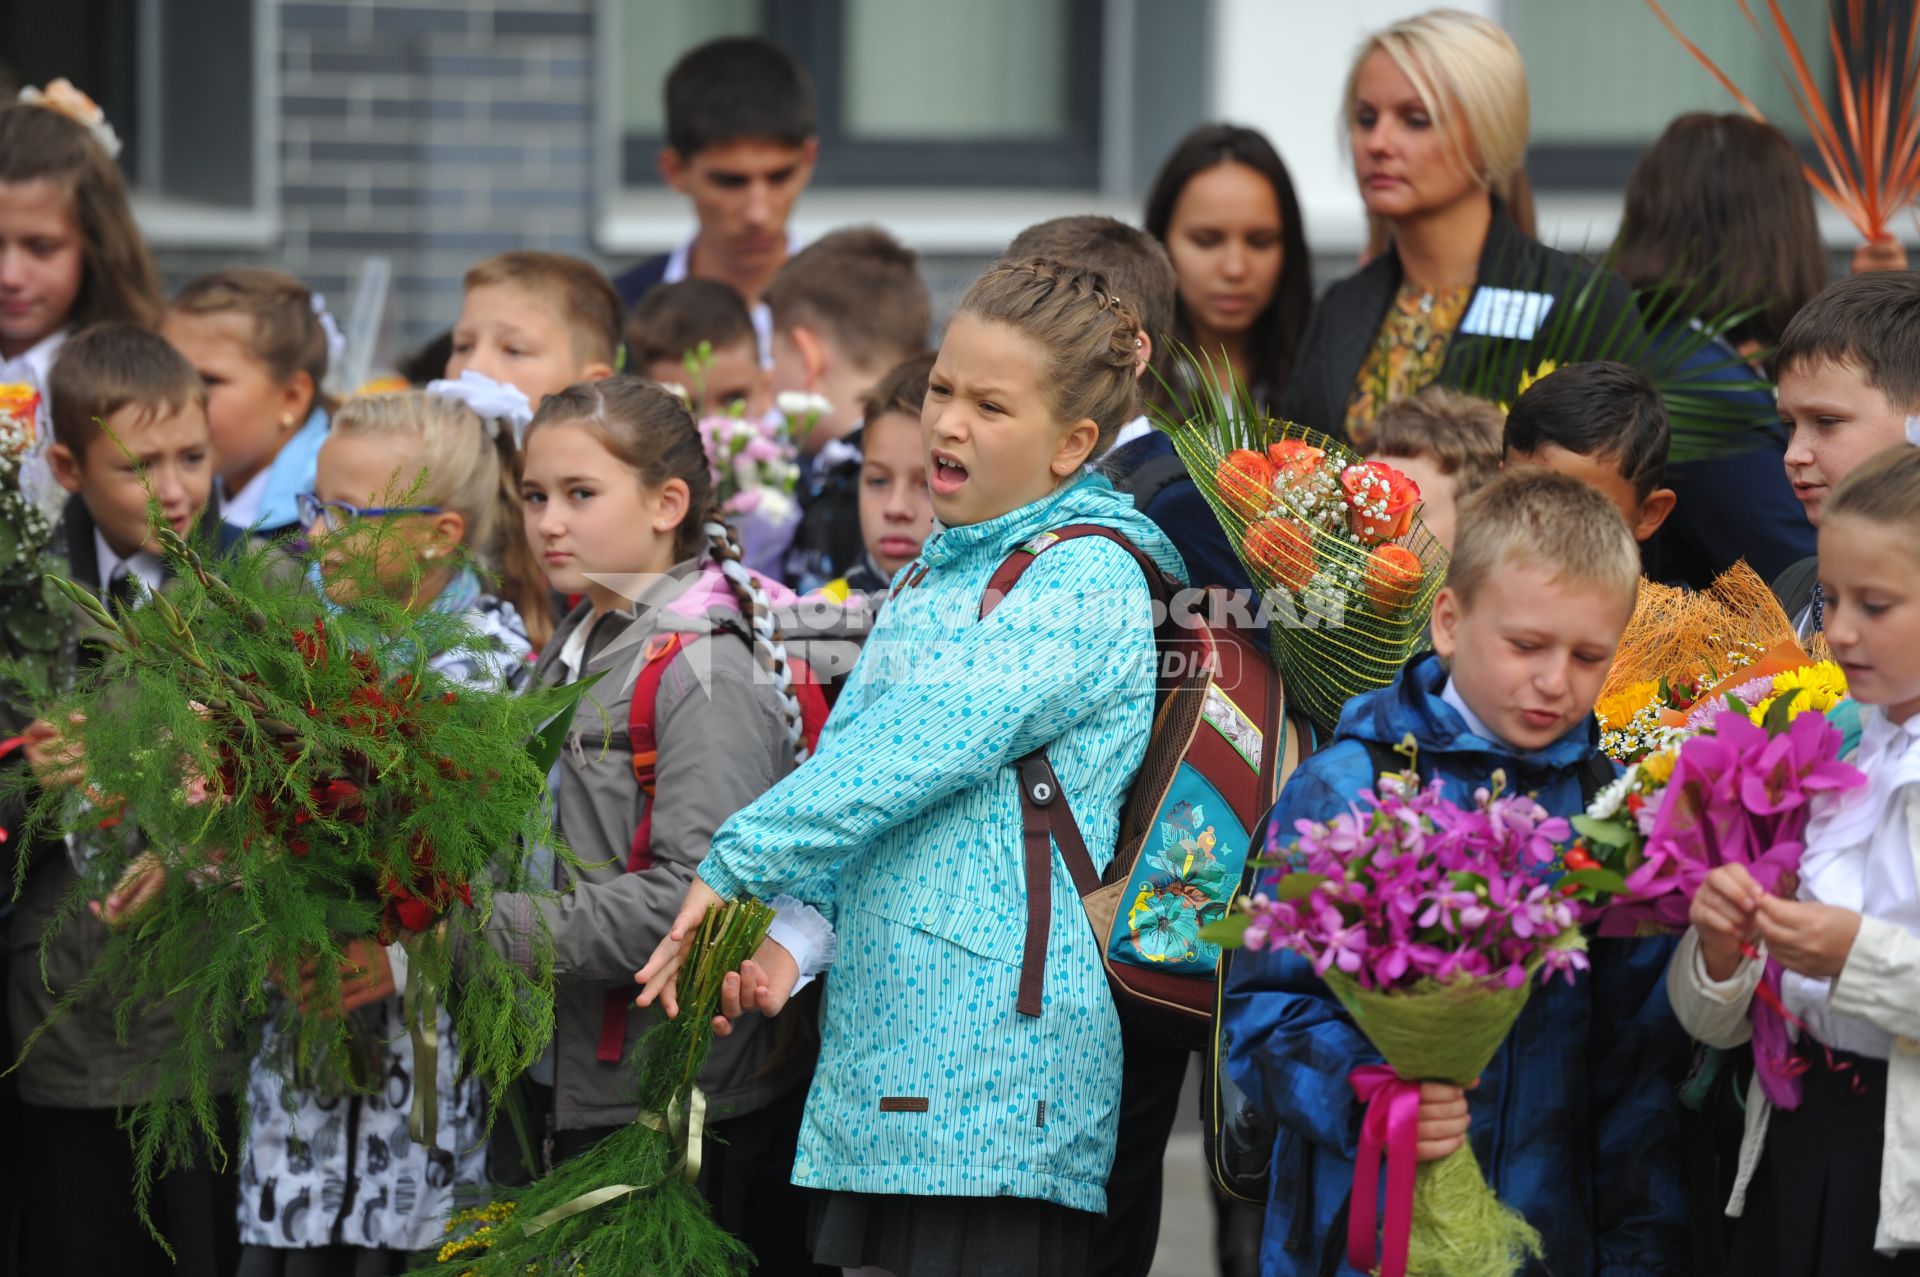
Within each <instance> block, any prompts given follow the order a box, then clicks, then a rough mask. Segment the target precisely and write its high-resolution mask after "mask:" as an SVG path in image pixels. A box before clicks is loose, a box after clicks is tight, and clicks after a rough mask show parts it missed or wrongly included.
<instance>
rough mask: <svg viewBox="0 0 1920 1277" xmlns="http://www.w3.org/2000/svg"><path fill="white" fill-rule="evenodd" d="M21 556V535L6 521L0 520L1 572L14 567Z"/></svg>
mask: <svg viewBox="0 0 1920 1277" xmlns="http://www.w3.org/2000/svg"><path fill="white" fill-rule="evenodd" d="M19 554H20V534H19V533H17V532H15V531H14V530H13V527H12V525H11V524H9V523H7V522H6V520H4V519H0V570H4V569H6V568H10V567H12V566H13V561H14V560H15V559H16V558H18V557H19Z"/></svg>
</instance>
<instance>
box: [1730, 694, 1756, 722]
mask: <svg viewBox="0 0 1920 1277" xmlns="http://www.w3.org/2000/svg"><path fill="white" fill-rule="evenodd" d="M1727 708H1728V709H1730V710H1732V711H1733V712H1734V713H1736V714H1739V715H1741V716H1742V717H1746V716H1748V715H1750V714H1752V713H1753V706H1751V705H1749V704H1747V703H1746V702H1745V701H1743V700H1741V699H1740V698H1739V697H1738V696H1735V695H1734V694H1733V693H1732V692H1728V693H1727Z"/></svg>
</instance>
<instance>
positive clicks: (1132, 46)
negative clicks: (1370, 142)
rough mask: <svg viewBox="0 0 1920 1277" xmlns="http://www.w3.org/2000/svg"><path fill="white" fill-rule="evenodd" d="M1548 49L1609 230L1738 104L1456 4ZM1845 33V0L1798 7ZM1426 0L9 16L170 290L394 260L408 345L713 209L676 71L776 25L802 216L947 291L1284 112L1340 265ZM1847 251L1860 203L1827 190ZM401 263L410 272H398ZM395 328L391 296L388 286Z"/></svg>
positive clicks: (388, 347) (1767, 72)
mask: <svg viewBox="0 0 1920 1277" xmlns="http://www.w3.org/2000/svg"><path fill="white" fill-rule="evenodd" d="M1451 2H1453V3H1458V4H1461V5H1462V6H1463V7H1467V8H1471V9H1477V10H1479V11H1482V12H1486V13H1488V14H1489V15H1490V16H1493V17H1494V18H1496V19H1497V20H1499V21H1501V22H1502V23H1503V24H1504V25H1505V26H1506V27H1507V28H1508V29H1509V30H1510V31H1512V32H1513V34H1514V36H1515V38H1516V40H1517V41H1518V42H1519V44H1520V46H1521V48H1522V51H1523V52H1524V53H1525V55H1526V58H1527V63H1528V69H1529V75H1530V82H1531V85H1532V96H1533V121H1534V130H1533V132H1534V147H1533V150H1532V152H1531V154H1530V157H1529V167H1530V172H1531V173H1532V175H1533V177H1534V180H1535V185H1536V188H1537V190H1538V192H1539V205H1540V210H1541V230H1542V235H1543V237H1544V238H1546V239H1548V240H1549V241H1551V242H1554V243H1557V244H1559V245H1560V246H1562V247H1567V248H1573V249H1579V248H1581V247H1587V246H1599V245H1602V244H1604V243H1605V242H1606V241H1607V240H1608V239H1609V238H1610V237H1611V235H1612V233H1613V229H1614V225H1615V222H1616V220H1617V217H1618V212H1619V203H1620V199H1619V192H1620V189H1621V186H1622V184H1623V182H1624V179H1625V177H1626V174H1627V172H1628V171H1629V170H1630V167H1631V165H1632V162H1633V159H1634V157H1635V156H1636V155H1637V154H1638V153H1639V151H1640V150H1641V149H1643V148H1644V147H1645V145H1646V144H1647V142H1648V141H1650V140H1651V139H1652V138H1653V137H1654V136H1655V135H1656V134H1657V133H1658V132H1659V130H1660V128H1661V127H1663V126H1664V124H1665V123H1666V121H1667V120H1668V119H1670V118H1671V117H1672V116H1673V115H1674V114H1676V113H1677V112H1679V111H1682V110H1689V109H1708V110H1716V111H1718V110H1726V109H1729V104H1728V103H1727V102H1726V101H1725V99H1724V95H1723V94H1721V92H1720V90H1719V89H1718V88H1717V87H1716V86H1714V85H1713V84H1712V82H1711V81H1710V80H1709V79H1708V78H1707V76H1706V74H1705V73H1704V72H1703V71H1701V70H1700V69H1699V68H1698V67H1697V66H1696V65H1695V64H1694V63H1693V62H1692V61H1691V60H1689V59H1688V58H1687V57H1686V55H1685V54H1684V53H1683V52H1682V51H1681V50H1680V49H1679V48H1678V46H1677V45H1676V44H1675V43H1674V42H1673V41H1672V40H1671V38H1670V37H1668V36H1667V35H1666V33H1665V32H1664V31H1662V30H1661V29H1660V27H1659V26H1658V24H1657V22H1656V21H1655V19H1654V18H1653V16H1652V14H1651V13H1650V12H1649V11H1648V10H1647V9H1646V8H1644V7H1643V6H1641V5H1638V4H1624V5H1572V4H1566V3H1562V2H1561V0H1451ZM1783 3H1784V4H1785V7H1786V8H1787V10H1788V11H1789V13H1790V14H1791V15H1792V16H1794V17H1795V18H1796V19H1797V20H1801V21H1803V22H1804V23H1805V24H1806V30H1807V32H1808V36H1807V38H1808V39H1809V40H1812V41H1814V42H1815V43H1816V45H1817V47H1824V43H1823V41H1820V40H1819V38H1818V27H1817V24H1819V23H1820V22H1822V21H1823V16H1822V15H1823V14H1824V11H1825V10H1824V5H1825V3H1826V0H1783ZM1424 7H1426V5H1425V4H1424V3H1421V2H1420V0H1341V3H1339V4H1328V3H1325V2H1324V0H965V3H954V2H953V0H117V2H113V0H92V2H87V0H23V2H22V3H20V4H16V5H10V6H7V7H6V13H5V15H4V16H0V59H3V60H4V62H5V64H6V66H7V69H8V70H10V71H11V72H12V74H13V75H14V76H15V77H16V78H17V80H18V81H19V82H21V83H39V82H42V81H44V80H45V79H48V78H51V77H52V76H56V75H63V74H64V75H67V76H69V77H70V78H72V79H73V80H75V82H77V83H79V84H80V85H81V86H82V87H83V88H86V89H87V90H89V91H90V92H92V93H93V94H94V96H95V97H96V98H98V99H99V100H100V101H101V102H102V104H103V105H104V106H105V107H106V110H107V113H108V116H109V118H110V119H111V120H113V121H114V123H115V124H116V125H117V126H118V127H119V130H120V133H121V134H122V136H123V137H124V138H125V139H126V140H127V143H128V145H127V151H126V153H125V154H124V155H123V157H122V164H123V166H124V167H125V169H126V171H127V174H128V177H129V179H130V181H131V183H132V186H133V189H134V191H135V204H136V211H137V214H138V216H139V219H140V221H141V224H142V226H143V228H144V229H145V231H146V233H147V235H148V237H149V239H150V241H151V242H152V243H153V245H154V247H155V250H156V253H157V255H158V257H159V260H160V263H161V266H162V269H163V271H164V273H165V274H166V276H167V279H168V282H169V284H172V283H176V282H178V281H179V280H181V279H184V278H186V277H188V276H190V275H192V274H195V273H197V272H200V271H203V270H207V269H211V268H214V267H216V266H221V265H229V264H235V263H240V262H250V261H266V262H273V263H276V264H280V265H283V266H285V267H287V268H288V269H291V270H295V271H297V272H300V273H301V274H302V275H304V276H305V277H307V278H308V279H309V280H310V281H312V282H313V284H314V285H315V286H316V287H317V288H318V289H319V290H320V291H321V292H323V293H325V294H326V295H327V296H328V297H329V298H331V299H333V304H334V307H335V310H336V313H338V314H339V315H340V317H341V319H342V321H343V322H348V323H349V324H351V323H353V322H356V321H355V319H354V317H353V316H352V315H351V309H352V303H353V301H354V299H355V294H356V291H357V288H358V284H359V281H361V280H362V279H363V278H366V277H367V274H368V263H369V261H370V259H377V261H378V262H382V263H385V265H386V267H387V268H388V271H387V275H388V288H387V289H386V293H385V297H384V304H383V306H382V307H381V314H382V318H381V320H380V321H379V329H378V331H379V340H378V342H377V343H376V347H377V349H376V353H375V356H374V358H373V360H372V363H373V364H374V366H375V368H376V369H377V367H378V365H380V364H381V363H384V362H385V361H388V360H391V359H392V358H394V357H396V356H398V355H400V354H402V353H404V352H405V351H407V350H409V349H411V348H412V347H413V346H415V345H417V344H419V343H420V342H422V341H424V340H425V339H427V338H428V337H430V336H431V335H433V334H434V333H436V332H438V331H440V330H441V329H443V328H444V327H445V326H446V325H447V324H448V323H449V322H450V321H451V319H452V318H453V316H454V314H455V313H456V311H457V308H458V305H459V280H460V275H461V272H462V270H463V269H464V268H465V267H466V265H467V264H469V263H470V262H472V261H473V260H474V259H476V258H478V257H481V256H483V255H485V254H488V253H492V252H496V251H499V250H502V249H507V248H513V247H532V248H546V249H554V250H559V251H563V252H570V253H578V254H583V255H585V256H588V257H591V258H593V259H595V260H597V261H600V262H602V263H603V264H606V265H608V266H615V265H619V264H622V263H626V262H629V261H632V260H634V259H635V258H637V257H640V256H642V255H644V254H648V253H651V252H656V251H659V250H661V249H662V248H665V247H668V246H671V245H672V244H674V243H675V242H677V241H679V240H680V239H682V238H684V237H685V236H686V235H687V234H688V233H689V231H690V229H691V218H690V214H689V211H688V208H687V206H686V204H685V203H684V201H682V200H681V199H679V198H678V197H676V196H675V195H674V194H673V193H672V192H671V191H670V190H668V189H667V188H665V187H664V186H663V185H662V184H661V182H660V180H659V177H658V175H657V173H656V172H655V169H654V155H655V153H656V152H657V149H658V147H659V145H660V135H661V126H662V122H661V103H660V96H661V81H662V78H663V77H664V74H665V72H666V69H667V67H668V66H670V65H671V64H672V62H673V60H674V59H675V58H676V57H677V56H678V55H679V54H680V53H681V52H683V51H684V50H685V49H687V48H689V47H691V46H692V45H694V44H697V43H699V42H700V41H702V40H704V39H707V38H710V37H712V36H715V35H719V34H727V33H738V32H761V33H764V34H766V35H768V36H770V37H772V38H774V39H776V40H778V41H780V42H781V43H782V44H784V45H785V46H786V47H788V48H790V49H792V50H793V51H794V52H795V54H796V55H797V56H798V57H800V58H801V60H802V61H803V62H804V63H805V64H806V65H807V66H808V67H809V69H810V70H811V71H812V73H813V75H814V78H815V83H816V89H817V92H818V96H819V107H820V122H821V161H820V167H819V171H818V173H817V175H816V177H815V180H814V183H813V186H812V188H811V189H810V190H809V191H808V192H807V194H806V195H805V196H804V197H803V198H802V200H801V202H800V205H799V210H798V214H797V217H796V221H795V229H796V230H797V231H798V233H799V234H800V235H801V236H802V237H803V238H804V237H810V236H813V235H816V234H818V233H820V232H822V231H824V230H827V229H830V228H832V227H835V226H840V225H846V224H849V223H856V222H877V223H879V224H881V225H883V226H885V227H887V228H888V229H890V230H891V231H893V232H894V233H895V234H896V235H898V236H899V237H900V238H901V239H902V240H904V241H905V242H907V243H908V244H910V245H913V246H914V247H916V248H918V249H919V250H920V251H921V252H922V253H923V254H925V255H926V259H927V267H928V274H929V277H930V280H931V282H932V283H933V285H934V289H935V295H936V298H937V299H939V301H940V302H941V303H942V304H943V305H944V304H947V303H950V302H951V300H952V299H953V297H954V295H955V294H956V290H957V289H958V287H959V286H961V285H962V284H963V283H964V281H965V279H966V278H967V276H968V274H969V272H970V271H971V270H972V269H973V268H974V267H975V266H977V264H978V263H979V262H981V261H982V260H983V259H985V258H987V257H989V256H991V255H992V254H993V253H995V252H997V251H998V250H999V249H1000V248H1001V247H1003V246H1004V245H1005V244H1006V242H1007V241H1008V239H1010V238H1011V237H1012V235H1013V234H1014V233H1015V232H1016V231H1018V230H1019V229H1020V228H1021V227H1023V226H1026V225H1028V224H1030V223H1032V222H1035V221H1038V220H1041V219H1043V218H1046V217H1051V216H1056V215H1059V214H1063V213H1070V212H1083V211H1101V212H1108V213H1112V214H1114V215H1117V216H1121V217H1126V218H1129V219H1134V218H1137V217H1138V215H1139V210H1140V205H1141V202H1142V197H1143V195H1144V193H1145V191H1146V189H1147V187H1148V186H1149V184H1150V183H1151V182H1152V179H1153V176H1154V172H1155V170H1156V168H1157V166H1158V164H1159V162H1160V159H1161V158H1162V157H1163V156H1164V155H1165V154H1166V153H1167V152H1168V151H1169V150H1170V149H1171V148H1172V147H1173V145H1174V143H1175V142H1176V141H1177V140H1178V139H1179V138H1180V136H1181V135H1182V134H1184V133H1185V132H1186V131H1187V130H1188V129H1190V128H1191V127H1193V126H1194V125H1195V124H1198V123H1201V122H1203V121H1207V120H1214V119H1226V120H1232V121H1234V122H1237V123H1242V124H1248V125H1252V126H1255V127H1258V128H1260V129H1262V130H1264V131H1265V132H1266V133H1267V134H1268V135H1269V136H1270V137H1271V138H1272V139H1273V141H1274V143H1275V145H1276V146H1277V147H1278V148H1279V150H1280V152H1281V154H1282V156H1283V157H1284V158H1285V160H1286V162H1287V164H1288V166H1289V168H1290V170H1291V172H1292V174H1293V178H1294V182H1295V185H1296V187H1297V188H1298V190H1299V193H1300V199H1301V203H1302V206H1303V209H1304V216H1305V219H1306V222H1307V227H1306V230H1307V236H1308V242H1309V244H1310V245H1311V246H1312V248H1313V251H1314V255H1315V258H1316V277H1317V278H1318V279H1319V280H1320V281H1321V282H1325V281H1326V280H1330V279H1333V278H1337V277H1338V276H1340V275H1342V274H1344V273H1346V271H1347V270H1348V269H1350V268H1351V264H1352V262H1353V260H1354V256H1355V254H1356V253H1357V252H1358V250H1359V248H1360V246H1361V244H1362V242H1363V240H1364V235H1365V223H1364V219H1363V217H1362V213H1361V208H1360V202H1359V198H1358V195H1357V193H1356V192H1355V190H1354V188H1353V182H1352V178H1351V173H1350V170H1349V168H1348V164H1347V160H1346V155H1345V141H1344V135H1343V130H1342V126H1341V123H1340V101H1341V93H1342V87H1343V83H1344V79H1345V76H1346V72H1347V67H1348V65H1349V62H1350V60H1351V57H1352V53H1353V50H1354V49H1355V48H1356V47H1357V45H1358V43H1359V41H1360V39H1361V38H1362V36H1363V34H1364V33H1365V32H1366V31H1368V30H1369V29H1371V28H1374V27H1377V26H1380V25H1382V24H1384V23H1387V22H1390V21H1392V20H1394V19H1395V18H1397V17H1400V16H1403V15H1405V14H1407V13H1411V12H1416V11H1418V10H1419V9H1421V8H1424ZM1666 7H1667V9H1668V10H1669V12H1671V13H1672V14H1673V15H1674V16H1675V18H1676V19H1677V20H1678V21H1679V22H1680V23H1681V24H1682V26H1683V27H1684V28H1685V29H1687V30H1688V32H1689V34H1690V35H1692V36H1694V38H1695V39H1697V40H1698V41H1699V42H1700V43H1701V44H1702V45H1703V46H1705V47H1706V48H1708V50H1709V51H1710V52H1712V53H1713V54H1714V56H1715V57H1716V58H1718V59H1719V60H1720V61H1721V64H1722V65H1723V66H1726V67H1727V68H1728V69H1729V70H1730V71H1731V72H1733V73H1734V75H1735V78H1736V80H1737V81H1738V82H1739V83H1741V84H1742V86H1743V87H1745V88H1746V89H1747V91H1748V92H1749V93H1751V94H1753V95H1754V96H1755V97H1756V99H1758V100H1759V101H1760V102H1761V104H1762V106H1763V107H1765V108H1766V109H1768V110H1769V111H1770V112H1771V113H1772V116H1773V118H1774V119H1776V120H1777V121H1779V122H1781V123H1782V124H1783V125H1786V124H1790V123H1794V124H1797V120H1796V118H1795V117H1794V116H1793V115H1792V112H1791V109H1790V107H1789V106H1788V105H1787V102H1786V99H1785V98H1784V96H1783V91H1782V90H1781V89H1780V87H1779V81H1778V78H1777V76H1776V75H1775V73H1774V71H1773V69H1772V66H1771V64H1770V62H1769V61H1768V52H1767V45H1766V44H1765V43H1764V42H1763V41H1762V40H1761V39H1760V38H1759V37H1758V36H1756V35H1755V34H1754V33H1753V32H1752V31H1751V30H1749V29H1747V28H1746V27H1745V25H1744V22H1743V20H1742V19H1741V18H1740V17H1739V15H1738V9H1737V7H1736V6H1733V5H1730V4H1727V3H1725V2H1724V0H1667V5H1666ZM1821 216H1822V221H1823V227H1824V228H1825V229H1826V230H1827V232H1828V236H1829V239H1830V241H1831V242H1832V243H1833V244H1834V245H1835V247H1836V248H1838V247H1841V246H1843V245H1848V244H1849V242H1850V241H1849V235H1848V231H1847V228H1846V227H1845V226H1844V224H1842V223H1840V222H1839V220H1838V219H1837V217H1835V216H1834V215H1832V214H1831V212H1830V211H1829V210H1827V209H1826V208H1825V207H1824V205H1823V206H1822V209H1821ZM376 273H378V268H377V267H376ZM360 301H361V302H362V308H363V314H362V316H361V318H360V319H359V321H358V322H362V323H367V322H371V321H370V320H369V319H368V318H367V316H370V315H371V314H372V313H373V309H372V306H371V299H370V298H369V297H367V296H365V295H364V294H363V295H362V296H361V297H360Z"/></svg>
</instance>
